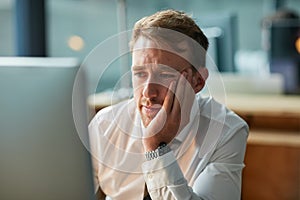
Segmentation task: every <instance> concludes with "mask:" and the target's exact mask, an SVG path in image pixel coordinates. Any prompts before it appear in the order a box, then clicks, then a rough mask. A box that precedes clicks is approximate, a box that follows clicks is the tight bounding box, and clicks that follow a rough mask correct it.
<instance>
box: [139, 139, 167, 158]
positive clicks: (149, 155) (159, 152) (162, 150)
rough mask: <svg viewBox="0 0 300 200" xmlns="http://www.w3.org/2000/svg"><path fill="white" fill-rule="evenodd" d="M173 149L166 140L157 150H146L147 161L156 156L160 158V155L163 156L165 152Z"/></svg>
mask: <svg viewBox="0 0 300 200" xmlns="http://www.w3.org/2000/svg"><path fill="white" fill-rule="evenodd" d="M170 151H171V149H170V147H169V146H168V145H167V143H165V142H161V143H160V144H159V146H158V147H157V148H156V149H155V150H151V151H146V152H145V158H146V160H147V161H149V160H153V159H155V158H158V157H160V156H163V155H164V154H166V153H168V152H170Z"/></svg>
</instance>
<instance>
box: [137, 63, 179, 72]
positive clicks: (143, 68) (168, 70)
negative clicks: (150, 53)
mask: <svg viewBox="0 0 300 200" xmlns="http://www.w3.org/2000/svg"><path fill="white" fill-rule="evenodd" d="M146 68H147V66H144V65H133V66H132V71H139V70H145V69H146ZM157 69H158V70H159V71H167V72H174V71H177V70H176V69H174V68H172V67H169V66H166V65H161V64H160V65H159V66H158V68H157Z"/></svg>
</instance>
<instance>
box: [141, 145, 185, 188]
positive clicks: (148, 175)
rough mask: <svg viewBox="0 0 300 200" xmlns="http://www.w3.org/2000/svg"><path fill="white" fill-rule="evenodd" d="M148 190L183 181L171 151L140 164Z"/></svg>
mask: <svg viewBox="0 0 300 200" xmlns="http://www.w3.org/2000/svg"><path fill="white" fill-rule="evenodd" d="M142 169H143V173H144V178H145V181H146V184H147V188H148V190H153V189H158V188H162V187H165V186H168V185H178V184H182V183H183V182H184V180H185V179H184V177H183V174H182V172H181V169H180V167H179V165H178V163H177V160H176V158H175V156H174V154H173V152H172V151H171V152H168V153H166V154H164V155H163V156H160V157H158V158H155V159H152V160H149V161H146V162H144V163H143V165H142Z"/></svg>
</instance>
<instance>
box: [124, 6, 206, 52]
mask: <svg viewBox="0 0 300 200" xmlns="http://www.w3.org/2000/svg"><path fill="white" fill-rule="evenodd" d="M158 27H159V28H165V29H171V30H174V31H178V32H180V33H183V34H185V35H186V36H188V37H190V38H192V39H194V40H195V41H196V42H197V43H198V44H200V45H201V47H202V48H204V49H205V51H206V50H207V49H208V45H209V43H208V39H207V37H206V36H205V35H204V34H203V32H202V31H201V29H200V28H199V26H198V25H197V24H196V23H195V21H194V20H193V19H192V18H191V17H190V16H188V15H187V14H185V13H184V12H181V11H176V10H164V11H159V12H156V13H155V14H153V15H151V16H147V17H144V18H142V19H140V20H139V21H137V22H136V23H135V25H134V28H133V34H132V38H131V41H130V49H131V50H132V49H133V46H134V44H135V42H136V41H137V39H138V38H139V37H140V36H141V35H143V34H144V33H143V31H141V30H145V29H151V28H158Z"/></svg>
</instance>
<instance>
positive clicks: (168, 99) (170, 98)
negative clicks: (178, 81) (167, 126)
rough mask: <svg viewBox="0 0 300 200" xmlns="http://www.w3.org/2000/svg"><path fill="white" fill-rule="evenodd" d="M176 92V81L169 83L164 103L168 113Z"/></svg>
mask: <svg viewBox="0 0 300 200" xmlns="http://www.w3.org/2000/svg"><path fill="white" fill-rule="evenodd" d="M174 93H175V81H172V82H171V83H170V85H169V88H168V91H167V95H166V97H165V99H164V103H163V108H164V109H165V110H166V112H167V113H169V112H170V111H171V109H172V106H173V101H174V96H175V95H174Z"/></svg>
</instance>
